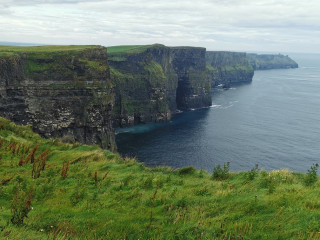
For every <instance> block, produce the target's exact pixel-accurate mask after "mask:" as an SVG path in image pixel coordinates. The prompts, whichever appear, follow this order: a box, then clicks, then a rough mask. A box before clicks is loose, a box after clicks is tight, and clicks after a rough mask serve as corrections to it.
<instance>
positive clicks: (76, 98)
mask: <svg viewBox="0 0 320 240" xmlns="http://www.w3.org/2000/svg"><path fill="white" fill-rule="evenodd" d="M109 75H110V73H109V66H108V62H107V52H106V49H105V48H103V47H94V46H86V47H83V46H60V47H58V46H57V47H55V46H50V47H48V46H46V47H15V48H12V47H11V48H8V47H4V46H2V47H0V115H1V116H3V117H6V118H9V119H11V120H13V121H14V122H16V123H19V124H31V125H32V126H33V129H34V130H35V131H36V132H38V133H40V134H41V135H42V136H45V137H50V138H55V137H61V138H64V139H66V140H68V141H79V142H82V143H86V144H99V145H100V146H102V147H104V148H109V149H111V150H114V149H115V139H114V129H113V126H112V109H113V105H114V93H113V87H112V84H111V81H110V76H109Z"/></svg>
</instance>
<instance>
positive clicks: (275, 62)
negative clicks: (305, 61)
mask: <svg viewBox="0 0 320 240" xmlns="http://www.w3.org/2000/svg"><path fill="white" fill-rule="evenodd" d="M247 58H248V60H249V63H250V65H251V66H252V67H253V68H254V70H268V69H280V68H297V67H298V64H297V63H296V62H295V61H294V60H292V59H291V58H290V57H289V56H285V55H282V54H277V55H274V54H255V53H248V54H247Z"/></svg>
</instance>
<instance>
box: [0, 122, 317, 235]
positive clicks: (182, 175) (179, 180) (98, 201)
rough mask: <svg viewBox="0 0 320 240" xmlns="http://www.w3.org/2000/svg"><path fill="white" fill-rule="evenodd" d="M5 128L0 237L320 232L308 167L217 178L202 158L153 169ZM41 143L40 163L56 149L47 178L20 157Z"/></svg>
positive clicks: (0, 129)
mask: <svg viewBox="0 0 320 240" xmlns="http://www.w3.org/2000/svg"><path fill="white" fill-rule="evenodd" d="M0 136H1V137H0V139H1V140H0V141H1V144H0V155H1V157H0V159H1V160H0V176H1V177H0V181H1V184H0V207H1V211H0V238H4V239H152V238H153V239H319V238H320V234H319V230H320V229H319V228H320V226H319V221H320V201H319V193H320V184H319V182H318V181H317V182H315V183H313V185H312V186H309V187H308V186H306V185H305V178H306V176H307V175H305V174H301V173H292V172H290V171H288V170H279V171H272V172H265V171H262V170H258V169H257V168H254V169H253V170H251V171H250V172H238V173H230V174H228V176H227V177H226V178H225V179H223V180H214V179H213V177H212V175H211V174H209V173H208V172H206V171H203V170H201V171H198V170H195V169H194V168H192V167H186V168H182V169H179V170H172V169H170V168H167V167H162V168H146V167H145V166H144V165H143V164H142V163H139V162H137V161H135V160H134V159H129V158H124V159H123V158H121V157H120V156H119V155H117V154H114V153H111V152H109V151H106V150H102V149H100V148H98V147H97V146H87V145H81V144H78V143H75V144H64V143H61V142H60V141H58V140H48V139H42V138H41V137H40V136H39V135H37V134H35V133H33V132H32V131H31V130H30V127H29V126H24V127H22V126H17V125H15V124H13V123H12V122H10V121H8V120H6V119H3V118H0ZM13 145H14V147H13ZM35 146H38V149H37V150H36V151H35V154H34V159H35V162H37V160H36V159H38V158H39V157H40V156H43V154H42V153H43V152H44V151H47V153H48V157H47V159H46V165H45V168H44V170H41V171H40V176H39V177H37V178H35V177H32V165H33V164H31V163H24V164H22V166H19V159H21V157H22V158H23V159H25V158H26V157H27V155H28V154H30V153H31V152H32V150H33V151H34V148H35ZM13 148H14V151H13ZM18 149H19V150H18ZM41 154H42V155H41ZM67 165H68V167H66V166H67ZM66 168H68V170H66ZM252 171H254V174H252ZM31 189H32V191H31ZM17 194H19V195H17ZM30 194H32V196H31V197H28V196H30ZM17 197H18V198H17ZM19 199H22V200H19ZM30 199H31V200H30ZM19 201H20V202H19ZM30 201H31V207H30V211H29V212H28V213H27V217H26V218H24V221H23V223H22V224H19V225H17V224H13V223H12V222H11V219H12V214H13V212H12V211H13V209H19V208H17V207H15V206H14V204H18V203H20V204H22V205H23V206H24V207H25V208H26V207H28V205H27V203H28V204H30ZM24 204H25V205H24Z"/></svg>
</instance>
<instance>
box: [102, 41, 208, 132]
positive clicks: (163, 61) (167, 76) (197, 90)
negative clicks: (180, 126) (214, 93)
mask: <svg viewBox="0 0 320 240" xmlns="http://www.w3.org/2000/svg"><path fill="white" fill-rule="evenodd" d="M108 51H110V54H109V60H108V61H109V65H110V68H111V78H112V79H113V82H114V85H115V92H116V97H115V108H114V114H115V125H116V126H121V127H126V126H131V125H134V124H139V123H146V122H162V121H168V120H169V119H170V118H171V114H172V113H175V112H176V111H177V110H178V109H180V110H183V109H191V108H201V107H208V106H210V105H211V86H210V79H209V78H208V71H207V70H206V63H205V49H204V48H195V47H165V46H163V45H159V44H156V45H151V46H140V47H136V48H132V49H127V50H121V51H114V50H113V49H112V48H108Z"/></svg>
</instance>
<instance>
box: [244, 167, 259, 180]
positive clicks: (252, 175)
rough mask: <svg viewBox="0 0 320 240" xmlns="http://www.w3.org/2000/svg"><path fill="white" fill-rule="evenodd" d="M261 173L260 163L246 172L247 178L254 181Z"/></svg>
mask: <svg viewBox="0 0 320 240" xmlns="http://www.w3.org/2000/svg"><path fill="white" fill-rule="evenodd" d="M258 173H259V168H258V164H256V166H255V167H254V168H252V169H251V170H250V171H249V172H247V173H246V179H247V180H248V181H252V180H253V179H255V177H256V176H257V175H258Z"/></svg>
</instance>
